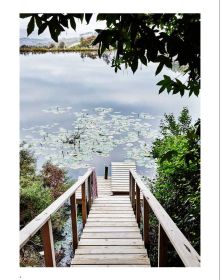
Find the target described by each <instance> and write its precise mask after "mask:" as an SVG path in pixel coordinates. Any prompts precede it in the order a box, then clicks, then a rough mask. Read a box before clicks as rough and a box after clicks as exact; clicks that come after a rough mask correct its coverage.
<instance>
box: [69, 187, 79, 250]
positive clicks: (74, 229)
mask: <svg viewBox="0 0 220 280" xmlns="http://www.w3.org/2000/svg"><path fill="white" fill-rule="evenodd" d="M70 206H71V220H72V235H73V249H74V250H75V249H76V248H77V246H78V231H77V208H76V194H75V193H74V194H73V195H72V196H71V197H70Z"/></svg>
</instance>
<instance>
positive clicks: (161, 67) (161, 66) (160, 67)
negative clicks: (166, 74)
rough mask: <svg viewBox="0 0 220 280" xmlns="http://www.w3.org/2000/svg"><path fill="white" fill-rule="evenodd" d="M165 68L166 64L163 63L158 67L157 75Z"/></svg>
mask: <svg viewBox="0 0 220 280" xmlns="http://www.w3.org/2000/svg"><path fill="white" fill-rule="evenodd" d="M163 66H164V64H163V63H162V62H161V63H160V64H159V65H158V67H157V70H156V73H155V75H158V74H159V73H160V72H161V70H162V69H163Z"/></svg>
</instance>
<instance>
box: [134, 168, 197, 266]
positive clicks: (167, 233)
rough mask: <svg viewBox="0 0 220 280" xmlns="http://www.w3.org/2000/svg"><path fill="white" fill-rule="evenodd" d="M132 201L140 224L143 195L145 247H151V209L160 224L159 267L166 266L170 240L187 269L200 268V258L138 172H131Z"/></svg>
mask: <svg viewBox="0 0 220 280" xmlns="http://www.w3.org/2000/svg"><path fill="white" fill-rule="evenodd" d="M129 187H130V192H129V193H130V199H131V203H132V206H133V209H134V210H135V212H136V219H137V222H138V224H139V223H140V208H141V207H140V191H141V192H142V194H143V239H144V243H145V246H146V247H147V246H148V245H149V207H150V208H151V210H152V211H153V213H154V215H155V216H156V218H157V220H158V222H159V231H158V266H166V261H167V241H168V239H169V240H170V242H171V243H172V245H173V247H174V248H175V250H176V252H177V254H178V255H179V257H180V259H181V260H182V262H183V264H184V265H185V266H187V267H198V266H200V256H199V254H198V253H197V252H196V250H195V249H194V248H193V247H192V245H191V244H190V243H189V241H188V240H187V239H186V237H185V236H184V235H183V233H182V232H181V231H180V229H179V228H178V227H177V225H176V224H175V223H174V221H173V220H172V219H171V217H170V216H169V215H168V214H167V212H166V211H165V209H164V208H163V207H162V206H161V204H160V203H159V201H158V200H157V199H156V198H155V196H154V195H153V194H152V192H151V191H150V189H149V188H148V187H147V186H146V185H145V184H144V183H143V181H142V180H141V178H140V176H139V175H138V174H137V172H136V171H134V170H132V169H130V171H129Z"/></svg>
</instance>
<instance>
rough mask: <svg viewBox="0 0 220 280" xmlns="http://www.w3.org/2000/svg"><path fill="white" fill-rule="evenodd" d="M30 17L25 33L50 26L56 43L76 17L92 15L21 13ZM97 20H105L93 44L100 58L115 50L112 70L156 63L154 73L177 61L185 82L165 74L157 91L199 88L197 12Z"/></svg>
mask: <svg viewBox="0 0 220 280" xmlns="http://www.w3.org/2000/svg"><path fill="white" fill-rule="evenodd" d="M20 17H21V18H26V17H30V21H29V23H28V26H27V34H28V35H29V34H31V33H32V32H33V30H34V28H35V24H36V27H37V29H38V34H41V33H43V32H44V31H45V29H46V28H49V31H50V35H51V37H52V38H53V40H54V41H56V42H58V37H59V35H60V34H61V32H62V31H64V30H65V28H69V27H71V28H73V29H74V30H76V19H80V20H81V22H82V21H83V20H84V19H85V20H86V23H87V24H89V22H90V19H91V17H92V14H21V15H20ZM96 20H97V21H105V22H106V28H105V29H103V30H100V29H98V30H96V31H97V33H98V35H97V37H96V39H95V40H94V42H93V45H96V44H98V46H99V49H98V54H99V56H100V57H101V56H102V54H103V53H104V52H105V51H106V50H111V49H115V50H116V54H115V56H114V58H113V59H112V67H114V69H115V72H117V70H118V69H121V65H124V66H125V67H126V68H127V67H129V68H131V70H132V71H133V73H134V72H135V71H136V70H137V68H138V64H139V63H142V64H144V65H147V64H148V63H149V62H153V63H157V64H158V67H157V70H156V73H155V74H156V75H157V74H159V73H160V72H161V71H162V69H163V67H164V66H166V67H167V68H170V69H172V67H173V64H177V65H178V67H179V69H181V72H182V73H183V74H184V75H186V81H185V82H181V81H180V80H179V79H177V78H175V79H171V78H170V77H169V76H167V75H164V76H163V79H162V80H161V81H160V82H158V84H157V85H159V86H160V90H159V93H161V92H163V91H164V90H166V91H167V92H168V93H170V92H171V93H173V94H177V93H179V94H180V95H181V96H183V95H184V93H185V91H188V92H189V96H191V95H192V94H195V95H196V96H198V95H199V91H200V14H98V15H97V18H96Z"/></svg>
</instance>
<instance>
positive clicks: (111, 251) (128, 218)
mask: <svg viewBox="0 0 220 280" xmlns="http://www.w3.org/2000/svg"><path fill="white" fill-rule="evenodd" d="M97 185H98V193H99V197H98V198H97V199H96V200H95V201H94V202H93V205H92V207H91V209H90V212H89V216H88V219H87V222H86V225H85V228H84V230H83V233H82V236H81V239H80V241H79V244H78V248H77V249H76V251H75V256H74V258H73V260H72V263H71V266H73V267H75V266H94V265H95V266H144V267H149V266H150V260H149V258H148V255H147V250H146V249H145V247H144V242H143V241H142V236H141V234H140V229H139V228H138V224H137V222H136V219H135V215H134V211H133V209H132V207H131V202H130V199H129V196H125V195H123V196H118V195H115V196H113V195H112V192H111V189H109V188H110V186H111V184H110V180H109V179H108V180H105V179H103V178H102V177H97Z"/></svg>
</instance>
